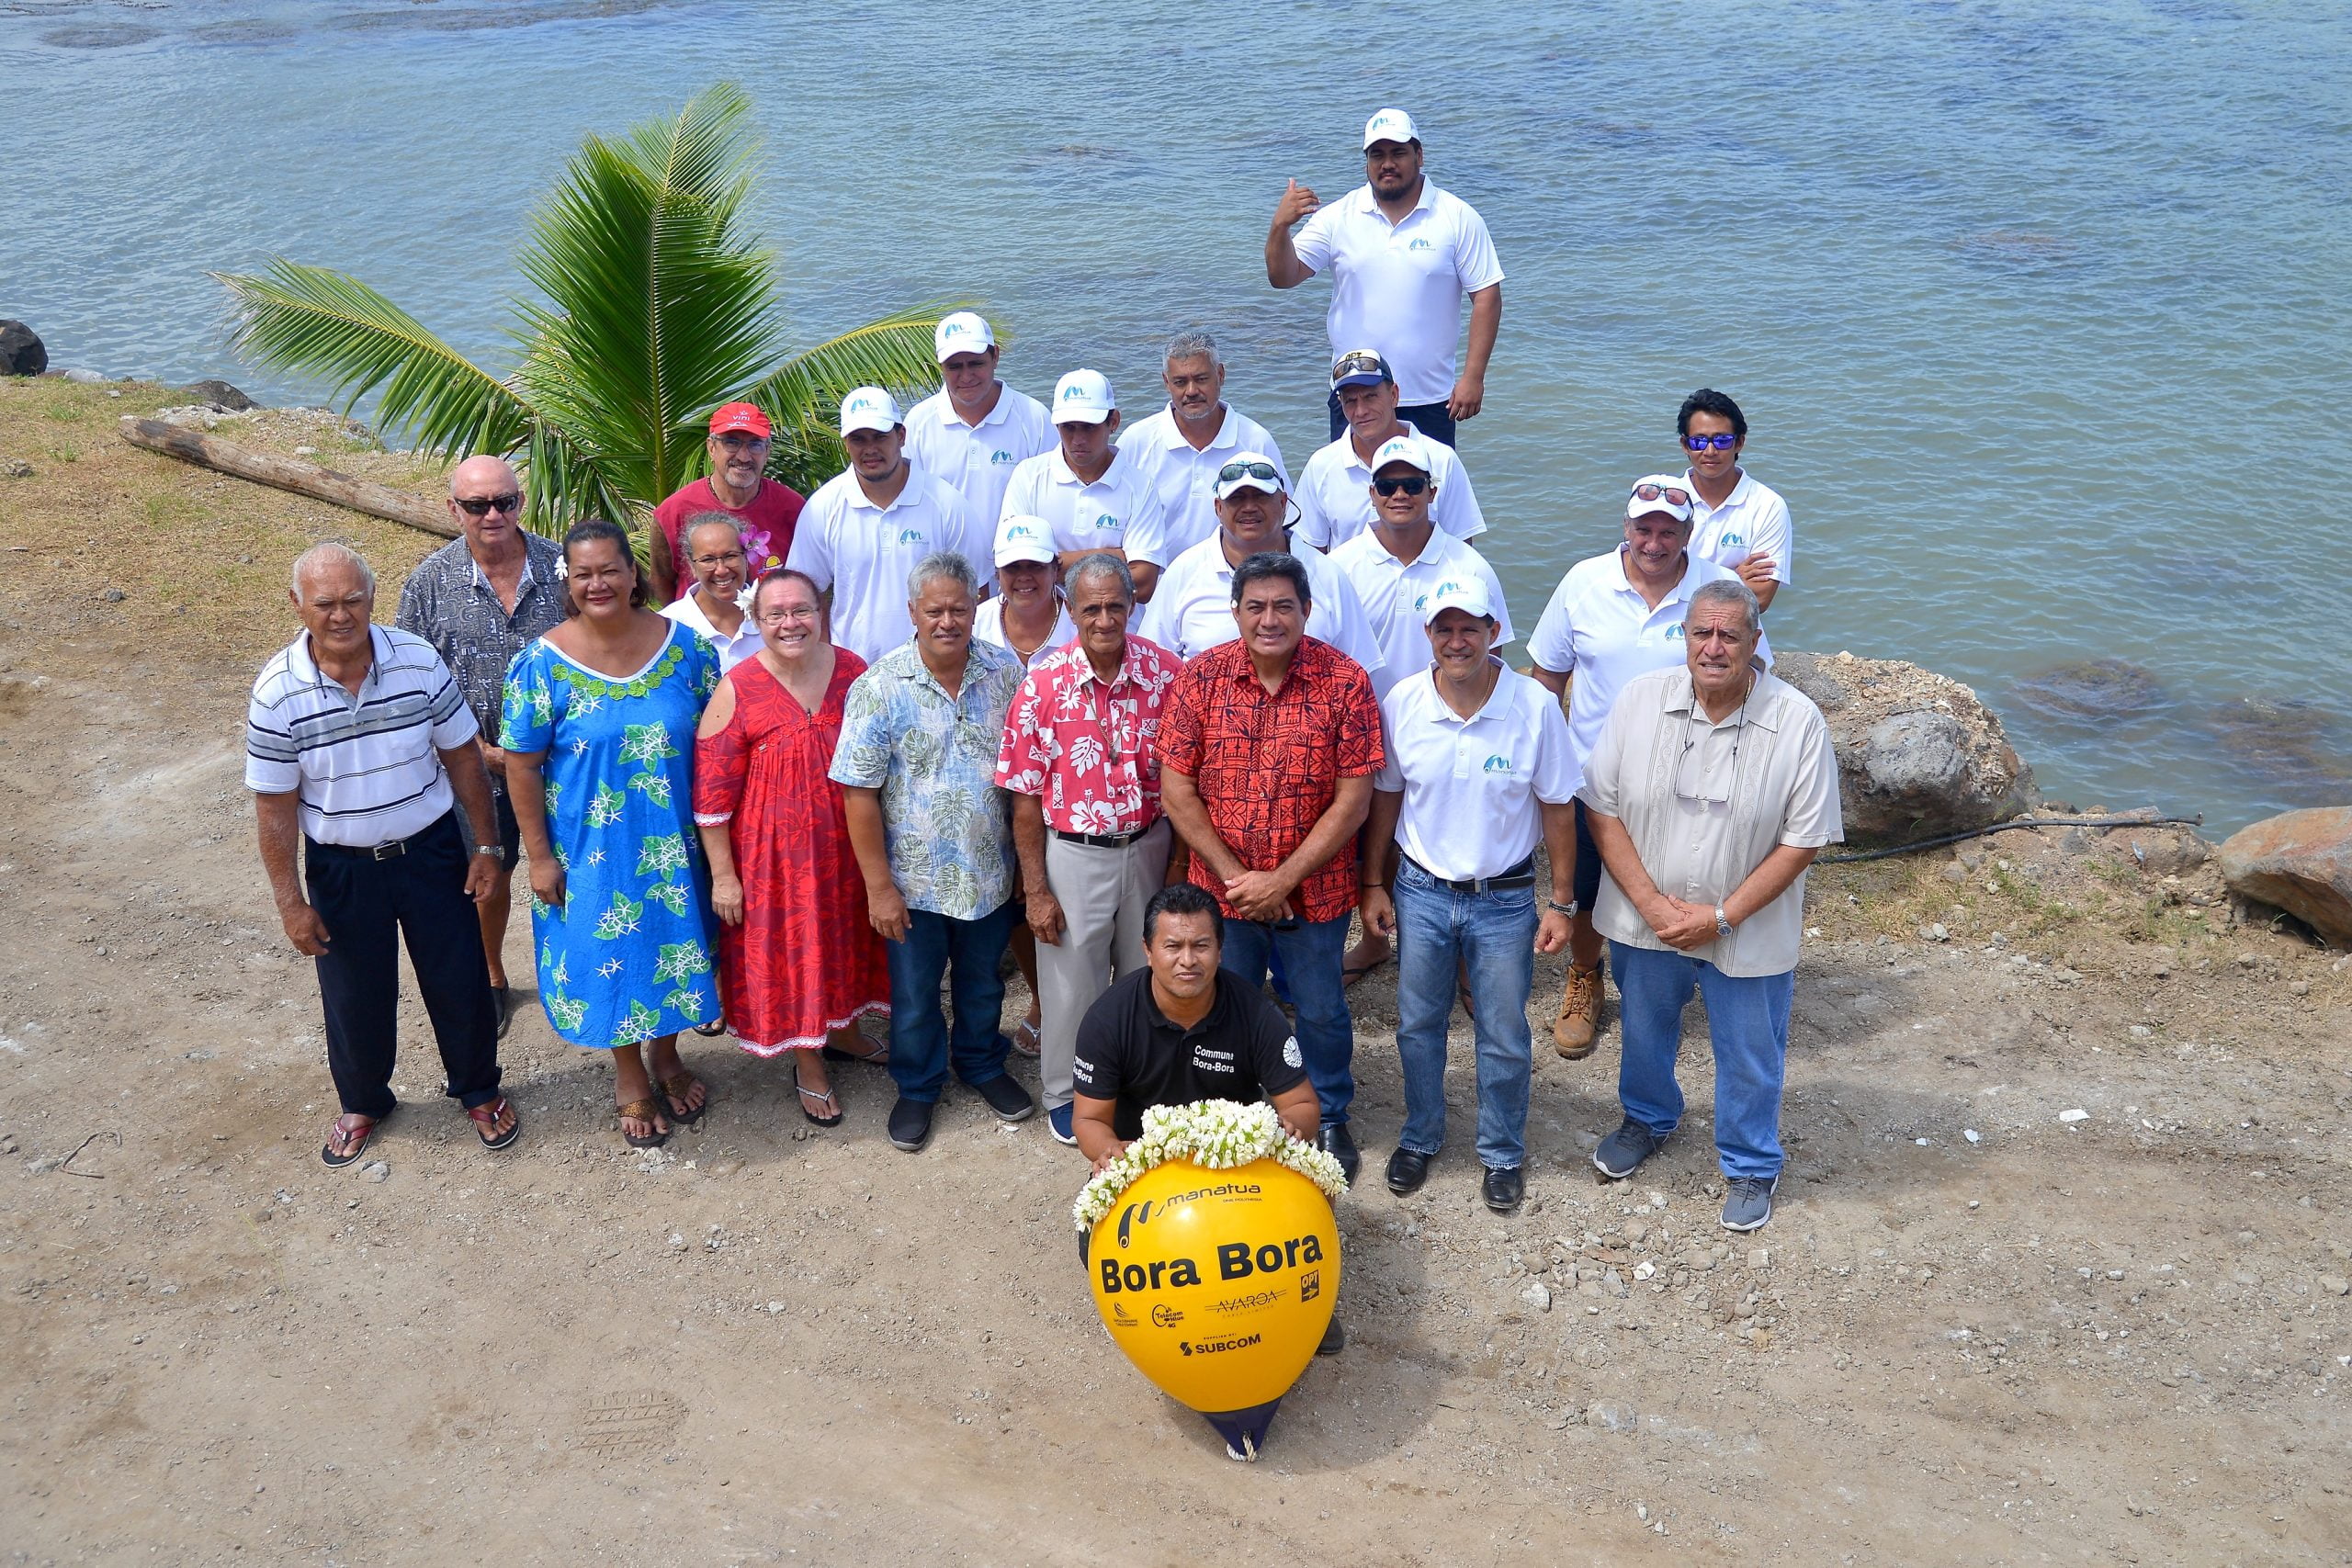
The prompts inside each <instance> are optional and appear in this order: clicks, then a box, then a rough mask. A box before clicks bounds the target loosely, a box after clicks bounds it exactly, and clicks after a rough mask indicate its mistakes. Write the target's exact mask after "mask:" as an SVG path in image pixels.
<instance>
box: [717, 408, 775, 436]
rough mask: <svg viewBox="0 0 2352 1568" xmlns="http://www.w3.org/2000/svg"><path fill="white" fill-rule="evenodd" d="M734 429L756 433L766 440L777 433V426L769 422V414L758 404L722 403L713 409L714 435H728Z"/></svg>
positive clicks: (745, 432) (746, 432) (751, 433)
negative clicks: (764, 412) (760, 408)
mask: <svg viewBox="0 0 2352 1568" xmlns="http://www.w3.org/2000/svg"><path fill="white" fill-rule="evenodd" d="M734 431H741V432H743V433H744V434H750V435H756V436H758V437H759V438H760V439H761V440H763V441H765V440H767V439H768V438H769V437H770V436H771V435H773V434H775V427H774V426H772V425H770V424H769V423H768V416H767V415H765V414H763V413H762V412H760V411H759V408H758V406H757V405H756V404H752V403H721V404H719V405H718V407H717V408H715V409H713V410H712V411H711V413H710V433H711V434H713V435H726V434H729V433H731V432H734Z"/></svg>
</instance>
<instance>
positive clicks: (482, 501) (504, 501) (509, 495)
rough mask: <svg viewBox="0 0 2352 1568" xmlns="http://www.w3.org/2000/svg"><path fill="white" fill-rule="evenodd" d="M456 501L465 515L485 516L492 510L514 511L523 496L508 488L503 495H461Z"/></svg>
mask: <svg viewBox="0 0 2352 1568" xmlns="http://www.w3.org/2000/svg"><path fill="white" fill-rule="evenodd" d="M457 502H458V510H460V511H462V512H463V513H465V514H466V515H467V516H469V517H486V516H488V515H489V514H490V513H493V512H512V511H514V510H515V508H516V507H518V506H520V505H522V504H523V498H522V497H521V496H519V495H516V494H515V492H514V491H511V490H510V491H507V492H506V493H505V494H504V495H461V496H458V497H457Z"/></svg>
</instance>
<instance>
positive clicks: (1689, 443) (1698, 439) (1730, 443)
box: [1682, 435, 1739, 452]
mask: <svg viewBox="0 0 2352 1568" xmlns="http://www.w3.org/2000/svg"><path fill="white" fill-rule="evenodd" d="M1682 445H1683V446H1684V448H1685V449H1687V450H1689V451H1692V452H1708V451H1713V452H1728V451H1730V450H1731V449H1732V448H1733V447H1735V446H1738V445H1739V437H1738V436H1736V435H1686V436H1684V437H1683V438H1682Z"/></svg>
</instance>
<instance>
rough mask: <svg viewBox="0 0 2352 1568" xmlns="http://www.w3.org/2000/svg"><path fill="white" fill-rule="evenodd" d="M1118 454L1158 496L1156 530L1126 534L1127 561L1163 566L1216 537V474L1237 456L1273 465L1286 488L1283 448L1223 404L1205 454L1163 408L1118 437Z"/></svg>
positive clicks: (1133, 530) (1173, 413) (1131, 530)
mask: <svg viewBox="0 0 2352 1568" xmlns="http://www.w3.org/2000/svg"><path fill="white" fill-rule="evenodd" d="M1119 450H1120V451H1122V452H1125V453H1129V454H1131V455H1132V456H1133V457H1135V459H1136V461H1137V462H1138V463H1140V464H1142V465H1143V470H1144V472H1145V473H1147V474H1148V475H1150V476H1151V488H1152V491H1153V493H1154V494H1156V495H1158V496H1159V526H1157V527H1154V528H1149V529H1146V528H1129V529H1128V530H1127V559H1129V560H1130V561H1144V562H1148V564H1150V565H1152V566H1157V567H1165V566H1166V565H1167V564H1168V563H1169V562H1170V561H1172V560H1174V559H1175V558H1177V557H1178V556H1180V555H1182V554H1183V553H1184V552H1185V551H1186V550H1189V549H1191V548H1192V547H1193V546H1194V545H1197V544H1199V543H1200V542H1201V541H1202V540H1203V539H1205V538H1207V537H1208V536H1210V535H1211V534H1214V533H1216V471H1217V470H1218V469H1219V468H1223V467H1225V466H1226V464H1227V463H1229V462H1231V461H1232V460H1233V456H1234V454H1235V453H1237V452H1263V453H1264V454H1265V455H1266V456H1267V457H1272V459H1273V460H1274V471H1275V472H1277V473H1279V474H1281V475H1282V477H1283V490H1285V491H1287V490H1289V489H1290V488H1291V482H1290V470H1289V469H1288V468H1284V467H1283V453H1282V448H1281V447H1279V446H1275V445H1274V438H1273V436H1272V434H1270V433H1269V432H1268V431H1267V429H1266V427H1265V426H1264V425H1262V424H1260V423H1258V422H1257V421H1256V420H1254V419H1251V418H1250V417H1249V416H1247V415H1246V414H1243V413H1241V412H1238V411H1237V410H1236V409H1235V408H1234V407H1233V406H1232V405H1231V404H1230V403H1228V404H1227V405H1226V410H1225V420H1224V423H1221V424H1219V425H1218V426H1217V431H1216V436H1215V438H1213V439H1212V440H1211V441H1210V442H1209V444H1208V446H1207V447H1206V448H1205V449H1203V450H1200V451H1195V450H1194V449H1193V444H1192V443H1191V442H1189V441H1187V440H1185V439H1184V437H1183V434H1182V432H1181V431H1180V430H1179V429H1178V428H1177V424H1176V411H1175V410H1173V409H1171V408H1166V407H1163V408H1161V409H1160V411H1159V412H1158V413H1155V414H1151V415H1148V416H1147V417H1146V418H1144V419H1141V420H1138V421H1136V424H1135V426H1134V427H1133V428H1132V429H1129V430H1125V431H1122V432H1120V434H1119Z"/></svg>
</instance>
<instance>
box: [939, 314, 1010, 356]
mask: <svg viewBox="0 0 2352 1568" xmlns="http://www.w3.org/2000/svg"><path fill="white" fill-rule="evenodd" d="M995 346H996V333H995V331H994V330H993V329H991V328H990V327H989V323H988V319H987V318H986V317H984V316H981V315H979V314H978V312H976V311H972V310H958V311H956V313H955V314H954V315H952V316H946V317H943V318H941V320H940V322H939V325H937V326H935V327H933V329H932V330H931V350H932V357H933V358H934V359H936V360H938V361H939V363H940V364H942V365H944V364H946V363H947V356H948V355H951V354H986V353H987V352H988V351H989V349H992V348H994V347H995Z"/></svg>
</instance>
